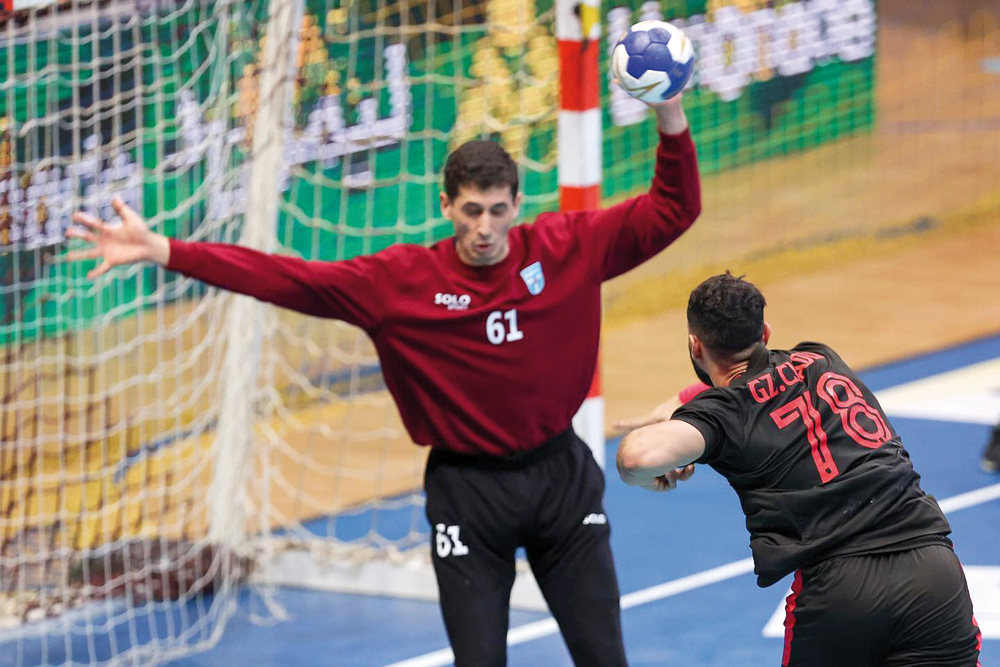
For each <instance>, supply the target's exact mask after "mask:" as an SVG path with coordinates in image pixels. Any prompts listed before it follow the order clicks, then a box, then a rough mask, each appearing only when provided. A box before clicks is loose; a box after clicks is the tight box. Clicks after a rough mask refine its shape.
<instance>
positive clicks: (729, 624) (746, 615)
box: [0, 336, 1000, 667]
mask: <svg viewBox="0 0 1000 667" xmlns="http://www.w3.org/2000/svg"><path fill="white" fill-rule="evenodd" d="M862 376H863V378H864V379H865V381H866V382H867V383H868V384H869V386H870V387H871V388H872V389H873V390H875V391H876V392H877V393H878V394H879V398H880V401H882V402H883V405H889V404H892V405H893V406H895V407H893V408H891V409H890V408H889V407H886V410H887V411H888V412H889V414H890V418H891V419H892V422H893V424H894V425H895V426H896V429H897V430H898V431H899V432H900V434H901V435H902V437H903V441H904V443H905V445H906V447H907V449H908V450H909V451H910V453H911V455H912V457H913V461H914V464H915V466H916V468H917V470H918V471H919V472H920V473H921V475H922V476H923V486H924V489H925V490H927V491H928V492H929V493H931V494H933V495H934V496H935V497H936V498H937V499H938V501H939V502H941V504H942V507H943V508H944V509H945V510H946V512H947V513H948V518H949V520H950V521H951V525H952V528H953V531H954V532H953V535H952V538H953V539H954V542H955V545H956V551H957V553H958V555H959V557H960V558H961V559H962V561H963V564H964V565H965V566H966V568H967V572H973V571H974V572H975V573H976V575H975V581H973V578H972V577H970V587H972V588H973V599H974V601H975V604H976V615H977V618H978V620H979V623H980V626H981V627H982V629H983V634H984V638H983V650H982V658H981V661H982V665H983V667H994V666H996V667H1000V475H994V474H987V473H985V472H982V471H981V470H980V468H979V466H978V462H979V457H980V454H981V452H982V447H983V444H984V442H985V440H986V438H987V435H988V433H989V425H988V424H989V423H990V422H991V421H993V420H994V419H996V418H997V417H1000V336H995V337H991V338H988V339H984V340H979V341H975V342H972V343H969V344H965V345H961V346H958V347H955V348H951V349H948V350H943V351H940V352H936V353H933V354H930V355H926V356H922V357H919V358H914V359H910V360H906V361H902V362H898V363H894V364H889V365H886V366H882V367H879V368H875V369H871V370H869V371H867V372H866V373H863V374H862ZM938 379H940V380H941V381H940V382H938ZM956 381H957V382H958V383H959V386H961V387H962V392H965V393H966V394H967V395H965V394H963V395H962V396H961V397H960V398H961V400H956V398H957V397H956V395H955V386H956ZM907 388H909V389H907ZM883 396H885V398H884V399H883ZM949 401H950V402H951V403H954V404H956V405H957V407H955V409H954V410H955V413H954V416H951V417H950V416H949V415H950V414H951V413H949V412H948V410H949V409H948V408H947V406H948V405H949V404H950V403H949ZM942 406H943V407H942ZM977 406H978V407H977ZM972 408H976V409H978V413H977V412H976V409H972ZM994 408H996V412H995V413H994V412H991V411H992V410H993V409H994ZM970 414H972V415H973V416H972V417H970V416H969V415H970ZM894 415H895V416H894ZM900 415H921V416H927V415H933V417H934V418H933V419H928V418H915V417H914V416H900ZM984 415H985V416H984ZM617 444H618V443H617V442H611V443H609V444H608V451H607V460H608V461H609V462H613V461H614V455H615V448H616V447H617ZM612 465H613V463H612ZM605 503H606V510H607V514H608V517H609V519H610V521H611V524H612V546H613V549H614V554H615V559H616V565H617V569H618V575H619V580H620V584H621V590H622V594H623V598H622V603H623V612H622V616H623V625H624V632H625V643H626V648H627V650H628V656H629V661H630V664H631V665H633V667H640V666H646V665H679V666H682V667H723V666H725V667H732V666H733V665H740V666H744V667H757V666H776V665H778V664H780V660H781V652H782V646H783V641H782V639H781V638H780V632H781V628H780V626H778V627H777V632H771V633H765V627H766V626H768V622H769V620H771V619H772V616H774V615H775V612H776V610H777V609H778V608H779V607H782V606H783V601H784V597H785V595H786V594H787V592H788V585H789V582H788V581H785V582H781V583H779V584H777V585H775V586H773V587H771V588H768V589H759V588H757V586H756V583H755V579H754V577H753V575H752V572H751V570H752V566H751V565H750V564H749V560H748V558H749V555H750V552H749V547H748V537H747V534H746V530H745V528H744V524H743V516H742V513H741V512H740V508H739V504H738V502H737V499H736V495H735V494H734V493H733V492H732V490H731V489H730V488H729V487H728V485H727V484H726V483H725V481H724V480H723V479H722V478H721V477H719V476H718V475H716V474H715V473H714V472H713V471H711V470H710V469H708V468H703V469H700V470H699V471H698V472H697V474H696V475H695V476H694V478H693V479H692V480H690V481H689V482H687V483H684V484H682V485H680V486H679V488H678V490H676V491H674V492H671V493H667V494H652V493H648V492H644V491H640V490H637V489H634V488H630V487H627V486H625V485H624V484H623V483H622V482H621V481H620V480H619V479H618V477H617V475H616V474H615V473H614V472H613V471H609V474H608V485H607V493H606V497H605ZM277 599H278V601H279V602H280V603H281V604H282V605H283V606H284V607H285V609H286V610H287V612H288V613H289V614H290V619H289V620H288V621H285V622H282V623H277V624H274V625H270V626H260V625H256V624H254V623H252V622H251V621H250V619H249V614H248V612H254V611H256V612H259V611H262V608H261V603H260V601H259V600H250V599H248V598H247V597H246V596H244V598H243V599H242V600H241V609H240V611H239V612H237V614H236V616H235V618H234V619H233V620H231V621H230V623H229V625H228V627H227V630H226V632H225V634H224V635H223V637H222V640H221V641H220V643H219V644H218V646H217V647H215V648H214V649H213V650H211V651H209V652H207V653H204V654H201V655H197V656H194V657H191V658H186V659H183V660H179V661H177V662H175V663H173V664H175V665H178V666H184V667H216V666H218V667H221V666H223V665H225V666H227V667H228V666H230V665H253V666H258V665H259V666H261V667H264V666H272V665H273V666H278V665H280V666H296V667H309V666H312V665H316V666H319V665H323V666H337V667H349V666H365V667H368V666H371V667H385V666H388V665H392V666H393V667H432V666H434V665H450V664H452V663H451V661H450V660H449V659H448V655H449V651H448V650H447V646H448V644H447V640H446V637H445V632H444V627H443V625H442V622H441V619H440V615H439V612H438V609H437V605H436V603H432V602H414V601H405V600H394V599H387V598H376V597H365V596H353V595H340V594H331V593H322V592H312V591H301V590H289V589H283V590H280V591H278V593H277ZM547 619H548V617H547V615H546V614H543V613H537V612H526V611H514V612H512V614H511V633H510V635H509V642H510V643H511V646H510V649H509V664H510V665H512V667H519V666H536V665H545V666H546V667H562V666H568V665H571V664H572V663H571V661H570V659H569V655H568V653H567V651H566V648H565V646H564V645H563V642H562V639H561V638H560V636H559V635H558V633H557V632H556V631H555V627H554V623H552V622H551V620H547ZM771 627H772V628H773V627H775V626H774V625H772V626H771ZM766 634H770V635H772V636H765V635H766ZM0 653H2V651H0ZM0 664H6V663H5V662H4V660H3V659H2V658H0ZM845 667H847V666H845Z"/></svg>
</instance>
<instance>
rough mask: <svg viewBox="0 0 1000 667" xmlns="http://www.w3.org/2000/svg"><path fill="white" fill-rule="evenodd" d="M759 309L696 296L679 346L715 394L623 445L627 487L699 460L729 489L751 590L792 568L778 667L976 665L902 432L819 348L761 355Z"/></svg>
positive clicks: (968, 618) (717, 290) (698, 292)
mask: <svg viewBox="0 0 1000 667" xmlns="http://www.w3.org/2000/svg"><path fill="white" fill-rule="evenodd" d="M764 305H765V303H764V297H763V295H761V293H760V292H759V291H758V290H757V288H756V287H755V286H754V285H752V284H751V283H749V282H747V281H745V280H742V279H741V278H736V277H734V276H733V275H731V274H729V273H728V272H727V273H726V274H724V275H719V276H714V277H712V278H709V279H708V280H706V281H705V282H703V283H702V284H701V285H699V286H698V287H697V288H695V289H694V291H693V292H692V293H691V297H690V300H689V302H688V310H687V318H688V334H689V335H688V346H689V348H690V353H691V361H692V363H693V364H694V367H695V371H696V373H697V375H698V377H699V378H700V379H701V380H702V381H703V382H704V383H706V384H708V385H711V387H709V388H706V389H705V391H702V392H701V393H699V394H698V395H697V396H696V397H694V398H690V400H689V401H688V402H686V403H685V404H684V405H682V406H681V407H679V408H678V409H677V410H676V412H674V413H673V416H672V418H670V419H666V420H663V421H660V422H658V423H654V424H651V425H648V426H644V427H642V428H639V429H638V430H635V431H633V432H631V433H630V434H629V435H627V436H626V437H625V439H624V440H623V441H622V444H621V446H620V447H619V450H618V470H619V472H620V474H621V477H622V479H623V480H624V481H625V482H626V483H628V484H632V485H636V486H643V487H646V488H649V489H652V490H667V489H670V488H673V487H674V486H675V485H676V483H677V481H679V480H683V479H686V478H687V477H690V475H691V474H692V472H693V468H692V467H690V465H691V464H698V463H703V464H708V465H709V466H711V467H712V468H714V469H715V470H716V471H717V472H719V473H720V474H721V475H723V476H724V477H725V478H726V479H727V480H728V481H729V483H730V485H731V486H732V487H733V489H734V490H735V491H736V494H737V495H738V496H739V499H740V503H741V505H742V507H743V511H744V513H745V514H746V522H747V529H748V530H749V531H750V548H751V550H752V552H753V559H754V570H755V572H756V574H757V583H758V585H760V586H761V587H765V586H770V585H771V584H774V583H775V582H777V581H778V580H779V579H781V578H782V577H784V576H785V575H787V574H790V573H792V572H794V573H795V576H794V583H793V584H792V593H791V595H790V596H789V598H788V602H787V606H786V610H787V615H786V618H785V652H784V657H783V660H782V665H784V666H786V667H791V666H796V665H798V666H805V665H808V666H810V667H847V666H850V667H903V666H913V667H916V666H918V665H919V666H928V667H929V666H934V667H945V666H946V665H947V666H948V667H976V665H977V664H978V656H979V649H980V646H981V641H980V636H979V631H978V628H977V627H976V625H975V619H974V618H973V614H972V601H971V599H970V597H969V591H968V588H967V586H966V582H965V575H964V573H963V571H962V567H961V565H960V564H959V561H958V558H957V557H956V556H955V553H954V551H953V550H952V544H951V541H950V540H949V539H948V537H947V535H948V533H949V532H951V528H950V526H949V525H948V521H947V519H945V517H944V514H943V513H942V512H941V508H940V507H938V504H937V502H935V501H934V499H933V498H931V497H930V496H928V495H926V494H925V493H924V492H923V490H921V488H920V484H919V480H920V476H919V475H918V474H917V473H916V472H915V471H914V469H913V466H912V465H911V463H910V457H909V455H908V453H907V452H906V450H905V449H904V448H903V445H902V442H901V441H900V438H899V436H898V435H897V434H896V432H895V430H893V428H892V425H891V424H890V423H889V421H888V420H887V419H886V416H885V414H884V413H883V412H882V410H881V408H880V407H879V404H878V401H877V400H876V399H875V396H874V395H873V394H872V393H871V391H869V389H868V388H867V387H866V386H865V385H864V383H862V382H861V380H860V379H858V377H857V376H856V375H855V374H854V372H853V371H852V370H851V369H850V367H848V366H847V364H845V363H844V361H843V360H842V359H841V358H840V357H839V356H838V355H837V353H836V352H834V351H833V350H831V349H830V348H829V347H827V346H825V345H822V344H820V343H800V344H799V345H797V346H796V347H794V348H792V349H791V350H770V349H768V348H767V341H768V339H769V337H770V335H771V329H770V327H769V326H768V325H767V324H766V323H765V322H764ZM660 412H661V413H662V411H660Z"/></svg>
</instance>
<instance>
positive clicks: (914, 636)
mask: <svg viewBox="0 0 1000 667" xmlns="http://www.w3.org/2000/svg"><path fill="white" fill-rule="evenodd" d="M981 646H982V640H981V638H980V634H979V628H978V627H976V624H975V619H974V618H973V615H972V600H971V599H970V598H969V589H968V587H967V585H966V582H965V573H964V572H963V571H962V566H961V564H960V563H959V561H958V558H957V557H956V556H955V553H954V551H952V549H951V547H949V546H947V545H945V544H941V545H931V546H922V547H917V548H914V549H909V550H906V551H898V552H892V553H880V554H867V555H863V556H847V557H840V558H832V559H830V560H827V561H824V562H822V563H820V564H818V565H814V566H811V567H807V568H803V569H801V570H799V571H798V572H796V573H795V579H794V582H793V584H792V594H791V595H789V596H788V600H787V603H786V605H785V651H784V655H783V658H782V663H781V664H782V665H783V666H785V667H848V666H849V667H976V666H977V665H978V659H979V650H980V648H981Z"/></svg>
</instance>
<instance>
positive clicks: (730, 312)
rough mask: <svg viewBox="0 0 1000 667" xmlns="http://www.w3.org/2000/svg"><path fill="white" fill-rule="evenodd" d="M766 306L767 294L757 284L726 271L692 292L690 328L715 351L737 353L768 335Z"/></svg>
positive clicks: (688, 313) (688, 315)
mask: <svg viewBox="0 0 1000 667" xmlns="http://www.w3.org/2000/svg"><path fill="white" fill-rule="evenodd" d="M765 305H767V302H766V301H764V295H763V294H761V293H760V290H759V289H757V287H756V286H754V284H753V283H750V282H748V281H746V280H743V277H742V276H740V277H737V276H734V275H733V274H731V273H730V272H729V271H726V272H725V273H723V274H722V275H718V276H712V277H711V278H709V279H708V280H706V281H704V282H703V283H702V284H700V285H698V286H697V287H695V288H694V290H692V291H691V297H690V298H689V299H688V307H687V320H688V327H690V329H691V333H693V334H694V335H696V336H697V337H698V338H699V339H700V340H701V342H702V343H704V344H705V345H707V346H708V347H709V348H711V349H712V350H716V351H718V352H721V353H723V354H727V355H733V354H736V353H738V352H741V351H744V350H746V349H748V348H750V347H752V346H753V345H754V343H757V342H758V341H760V339H761V336H763V335H764V306H765Z"/></svg>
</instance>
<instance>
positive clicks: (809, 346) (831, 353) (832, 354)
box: [788, 341, 843, 363]
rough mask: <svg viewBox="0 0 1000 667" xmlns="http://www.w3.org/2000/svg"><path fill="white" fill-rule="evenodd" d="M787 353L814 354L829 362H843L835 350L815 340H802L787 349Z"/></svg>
mask: <svg viewBox="0 0 1000 667" xmlns="http://www.w3.org/2000/svg"><path fill="white" fill-rule="evenodd" d="M788 354H789V355H799V356H802V355H816V356H820V357H823V358H825V359H827V360H829V361H830V362H831V363H843V359H841V357H840V355H839V354H837V351H836V350H834V349H833V348H832V347H830V346H829V345H827V344H826V343H819V342H816V341H802V342H801V343H799V344H798V345H796V346H795V347H793V348H792V349H790V350H788Z"/></svg>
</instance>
